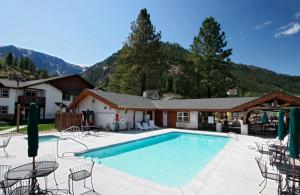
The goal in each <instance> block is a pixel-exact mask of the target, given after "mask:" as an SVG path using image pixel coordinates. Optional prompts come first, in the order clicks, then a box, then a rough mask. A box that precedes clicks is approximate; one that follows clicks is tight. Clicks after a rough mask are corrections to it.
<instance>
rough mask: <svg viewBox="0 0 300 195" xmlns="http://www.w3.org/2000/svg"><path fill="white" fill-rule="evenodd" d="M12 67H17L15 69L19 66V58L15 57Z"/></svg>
mask: <svg viewBox="0 0 300 195" xmlns="http://www.w3.org/2000/svg"><path fill="white" fill-rule="evenodd" d="M12 65H13V66H15V67H17V66H18V58H17V57H15V58H14V59H13V63H12Z"/></svg>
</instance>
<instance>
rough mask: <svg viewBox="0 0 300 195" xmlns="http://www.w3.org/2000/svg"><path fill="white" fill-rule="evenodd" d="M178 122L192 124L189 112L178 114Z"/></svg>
mask: <svg viewBox="0 0 300 195" xmlns="http://www.w3.org/2000/svg"><path fill="white" fill-rule="evenodd" d="M177 122H181V123H188V122H190V113H189V112H177Z"/></svg>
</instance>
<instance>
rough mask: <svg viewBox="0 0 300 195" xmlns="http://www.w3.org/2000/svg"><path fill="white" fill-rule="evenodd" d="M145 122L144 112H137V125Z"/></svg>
mask: <svg viewBox="0 0 300 195" xmlns="http://www.w3.org/2000/svg"><path fill="white" fill-rule="evenodd" d="M143 120H144V119H143V111H135V123H139V122H142V121H143Z"/></svg>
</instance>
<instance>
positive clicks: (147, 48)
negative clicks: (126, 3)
mask: <svg viewBox="0 0 300 195" xmlns="http://www.w3.org/2000/svg"><path fill="white" fill-rule="evenodd" d="M131 30H132V32H131V33H130V34H129V37H128V39H127V41H126V42H125V44H124V46H123V49H122V52H121V54H120V56H119V58H118V65H117V68H116V71H115V72H114V73H113V75H112V76H111V78H110V81H109V85H108V89H109V90H110V91H116V92H123V93H129V94H135V95H141V94H142V93H143V91H145V90H146V89H159V88H160V75H161V71H160V69H161V65H160V38H161V35H160V32H158V33H156V30H155V27H154V26H153V25H152V23H151V21H150V14H148V12H147V9H142V10H141V11H140V13H139V15H138V18H137V20H136V21H134V22H133V23H132V24H131Z"/></svg>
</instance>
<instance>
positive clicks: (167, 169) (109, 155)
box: [77, 132, 229, 187]
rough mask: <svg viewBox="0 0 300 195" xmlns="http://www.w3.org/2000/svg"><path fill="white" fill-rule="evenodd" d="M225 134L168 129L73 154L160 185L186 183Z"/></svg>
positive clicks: (221, 143)
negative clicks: (181, 131)
mask: <svg viewBox="0 0 300 195" xmlns="http://www.w3.org/2000/svg"><path fill="white" fill-rule="evenodd" d="M228 141H229V138H227V137H221V136H209V135H201V134H192V133H179V132H172V133H166V134H162V135H159V136H155V137H150V138H146V139H141V140H137V141H133V142H127V143H123V144H119V145H114V146H109V147H103V148H98V149H94V150H90V151H88V152H85V153H81V154H77V156H83V157H85V158H86V159H89V160H94V161H95V162H99V161H101V163H102V164H104V165H105V166H108V167H111V168H114V169H117V170H120V171H122V172H125V173H128V174H131V175H134V176H136V177H140V178H143V179H146V180H150V181H153V182H156V183H159V184H162V185H166V186H171V187H180V186H183V185H185V184H187V183H189V182H190V181H191V180H192V179H193V178H194V177H195V176H196V175H197V174H198V173H199V172H200V171H201V170H202V169H203V168H204V167H205V166H206V165H207V164H208V163H209V161H210V160H211V159H212V158H213V157H214V156H215V155H216V154H217V153H218V152H219V151H220V150H221V149H222V148H223V147H224V146H225V145H226V143H227V142H228Z"/></svg>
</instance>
